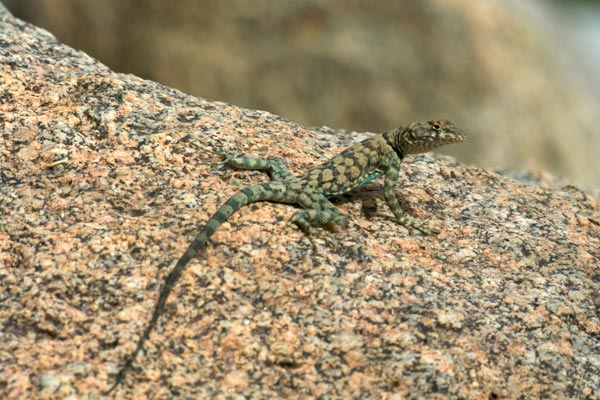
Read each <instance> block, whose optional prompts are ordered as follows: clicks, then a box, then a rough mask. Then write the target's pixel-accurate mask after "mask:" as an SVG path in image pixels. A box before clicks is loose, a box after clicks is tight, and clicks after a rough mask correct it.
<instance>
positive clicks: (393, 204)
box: [383, 165, 438, 235]
mask: <svg viewBox="0 0 600 400" xmlns="http://www.w3.org/2000/svg"><path fill="white" fill-rule="evenodd" d="M399 170H400V165H393V166H390V167H389V168H388V170H387V171H386V173H385V182H384V184H383V195H384V196H385V201H386V202H387V204H388V206H389V207H390V209H391V210H392V213H394V216H395V217H396V221H398V223H399V224H400V225H402V226H405V227H406V228H408V229H416V230H418V231H421V232H422V233H424V234H426V235H428V234H436V233H438V232H437V231H436V230H435V229H433V228H430V227H429V226H428V225H427V222H426V221H419V220H416V219H413V218H411V217H409V216H408V215H406V214H405V213H404V211H402V208H401V207H400V203H399V202H398V198H397V197H396V193H394V186H395V185H396V182H397V181H398V171H399Z"/></svg>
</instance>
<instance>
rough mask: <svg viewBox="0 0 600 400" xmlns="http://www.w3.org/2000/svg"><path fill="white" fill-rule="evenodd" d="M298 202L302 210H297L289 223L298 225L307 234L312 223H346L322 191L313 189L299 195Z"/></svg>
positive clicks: (343, 216)
mask: <svg viewBox="0 0 600 400" xmlns="http://www.w3.org/2000/svg"><path fill="white" fill-rule="evenodd" d="M298 204H300V205H301V206H302V207H304V208H305V209H304V210H297V211H296V212H294V215H292V218H291V219H290V222H291V223H294V224H296V225H298V227H299V228H300V229H302V230H303V231H304V232H305V233H307V234H308V235H310V234H311V231H312V225H319V226H324V225H341V226H345V225H346V224H347V223H348V220H347V219H346V216H345V215H344V214H342V213H341V212H340V211H339V210H338V209H337V208H336V207H335V206H334V205H333V204H331V202H330V201H329V200H328V199H327V197H325V196H324V195H323V194H322V193H320V192H318V191H316V190H314V191H308V192H305V193H303V194H301V195H300V197H299V199H298Z"/></svg>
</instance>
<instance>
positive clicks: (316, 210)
mask: <svg viewBox="0 0 600 400" xmlns="http://www.w3.org/2000/svg"><path fill="white" fill-rule="evenodd" d="M465 138H466V134H465V133H464V132H463V131H462V130H460V129H458V128H457V127H456V126H455V125H454V124H453V123H452V122H450V121H447V120H432V121H421V122H413V123H410V124H407V125H403V126H400V127H398V128H396V129H393V130H391V131H388V132H384V133H382V134H379V135H377V136H375V137H372V138H369V139H366V140H363V141H362V142H359V143H357V144H355V145H353V146H350V147H348V148H347V149H346V150H344V151H342V152H341V153H339V154H338V155H336V156H334V157H333V158H331V159H330V160H329V161H326V162H325V163H323V164H321V165H319V166H317V167H314V168H312V169H310V170H308V171H307V172H305V173H304V174H302V175H299V176H294V175H292V174H291V173H290V172H289V171H288V170H287V168H286V167H285V165H284V164H282V163H281V162H278V161H275V160H272V159H261V158H254V157H249V156H241V157H236V156H233V155H231V154H228V153H225V152H216V153H217V154H219V155H220V156H222V157H224V160H222V161H221V162H219V163H213V164H226V165H227V166H229V167H233V168H237V169H246V170H259V171H266V172H267V173H268V174H269V175H270V177H271V181H270V182H264V183H258V184H255V185H253V186H250V187H247V188H245V189H242V190H240V191H239V192H237V193H236V194H234V195H233V196H231V197H230V198H229V199H228V200H227V201H225V203H223V204H222V205H221V206H220V207H219V208H218V209H217V211H216V212H215V213H214V214H213V215H212V217H211V218H210V219H209V220H208V222H207V223H206V225H205V226H204V228H203V229H202V231H200V233H198V234H197V235H196V237H195V238H194V239H193V240H192V242H191V243H190V244H189V246H188V248H187V249H186V251H185V252H184V253H183V255H182V256H181V258H179V260H178V261H177V263H176V264H175V266H174V267H173V269H172V270H171V272H170V273H169V274H168V276H167V278H166V280H165V283H164V285H163V287H162V289H161V291H160V295H159V297H158V301H157V302H156V304H155V307H154V311H153V313H152V317H151V319H150V322H149V324H148V325H147V327H146V329H145V330H144V331H143V333H142V335H141V336H140V338H139V339H138V341H137V344H136V347H135V349H134V351H133V352H132V353H131V354H130V355H129V357H127V358H126V360H125V362H124V364H123V366H122V367H121V369H120V370H119V371H118V373H117V376H116V380H115V383H114V384H113V386H112V387H111V388H110V389H109V390H108V392H107V393H110V392H111V391H112V390H113V389H115V388H116V387H117V386H118V385H119V384H120V383H121V382H122V381H123V379H124V377H125V374H126V373H127V371H128V370H129V369H131V367H132V364H133V362H134V360H135V358H136V357H137V355H138V353H139V352H140V351H141V350H142V348H143V347H144V343H145V342H146V340H148V338H149V336H150V333H151V332H152V331H153V330H154V328H155V327H156V325H157V323H158V319H159V317H160V316H161V314H162V312H163V310H164V308H165V305H166V303H167V298H168V297H169V294H170V293H171V291H172V289H173V287H174V285H175V283H176V282H177V280H178V279H179V277H180V276H181V274H182V272H183V270H184V268H185V267H186V265H187V264H188V263H189V262H190V260H191V259H192V258H193V257H195V256H196V254H198V252H199V251H201V250H202V249H203V248H204V247H205V246H206V243H207V242H208V240H209V238H210V237H211V236H212V235H213V234H214V233H215V231H216V230H217V229H218V228H219V227H220V226H221V224H223V222H225V221H226V220H227V219H228V218H229V217H230V216H231V215H232V214H233V213H234V212H235V211H237V210H239V209H240V208H242V207H243V206H245V205H247V204H250V203H253V202H257V201H271V202H278V203H288V204H297V205H299V206H301V207H302V209H298V210H296V211H295V212H294V214H293V215H292V218H291V219H290V222H291V223H295V224H296V225H298V227H299V228H301V229H302V230H303V231H305V232H306V233H307V234H308V235H310V233H311V226H312V225H313V224H314V225H321V226H324V225H328V226H332V225H339V226H346V224H347V218H346V216H345V215H344V214H342V213H341V212H340V211H339V210H338V209H337V208H336V207H335V206H334V205H333V204H332V203H331V202H330V201H329V199H330V198H333V197H337V196H340V195H342V194H345V193H348V192H350V191H352V190H354V189H356V188H358V187H360V186H363V185H364V184H366V183H367V182H369V181H371V180H373V179H376V178H379V177H381V176H383V177H384V178H385V180H384V185H383V194H384V198H385V200H386V202H387V204H388V206H389V208H390V209H391V211H392V213H393V214H394V216H395V218H396V221H397V222H398V223H399V224H400V225H403V226H404V227H406V228H408V229H409V230H410V229H415V230H418V231H420V232H422V233H423V234H435V233H437V232H436V231H435V230H433V229H431V228H429V227H428V225H427V223H426V222H425V221H419V220H415V219H413V218H411V217H409V216H407V215H405V214H404V212H403V211H402V209H401V207H400V203H399V202H398V199H397V197H396V194H395V192H394V186H395V184H396V181H397V180H398V176H399V172H400V164H401V162H402V160H403V159H404V157H405V156H406V155H407V154H418V153H424V152H427V151H429V150H432V149H435V148H438V147H440V146H442V145H445V144H450V143H457V142H461V141H463V140H464V139H465Z"/></svg>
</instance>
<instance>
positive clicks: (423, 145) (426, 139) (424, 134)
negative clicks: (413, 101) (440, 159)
mask: <svg viewBox="0 0 600 400" xmlns="http://www.w3.org/2000/svg"><path fill="white" fill-rule="evenodd" d="M466 137H467V135H466V133H464V132H463V131H461V130H460V129H458V128H457V127H456V126H455V125H454V124H453V123H452V122H450V121H447V120H443V119H440V120H432V121H420V122H413V123H412V124H409V125H407V126H404V127H403V128H400V132H399V135H398V144H399V145H400V147H401V148H402V149H403V150H404V151H405V152H406V153H407V154H416V153H424V152H426V151H429V150H433V149H435V148H438V147H440V146H443V145H445V144H450V143H458V142H462V141H463V140H465V138H466Z"/></svg>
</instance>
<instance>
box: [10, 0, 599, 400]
mask: <svg viewBox="0 0 600 400" xmlns="http://www.w3.org/2000/svg"><path fill="white" fill-rule="evenodd" d="M0 18H1V22H0V23H1V25H2V29H1V30H0V60H1V62H0V213H1V214H0V218H1V219H0V249H1V253H0V398H3V399H4V398H6V399H17V398H71V399H76V398H83V399H85V398H98V397H100V396H101V392H102V391H103V390H105V389H107V388H108V386H109V385H110V384H111V383H112V380H113V378H114V376H113V374H114V373H115V371H116V369H117V367H118V366H119V365H120V364H121V363H122V361H123V359H124V357H125V356H126V355H127V354H128V353H129V352H130V351H131V350H132V348H133V345H134V340H135V338H136V337H137V335H138V334H139V333H140V331H141V330H142V329H143V327H144V326H145V325H146V323H147V321H148V318H149V316H150V313H151V311H152V308H153V306H154V301H155V299H156V297H157V293H158V290H159V288H160V286H161V285H162V281H163V279H164V277H165V275H166V273H167V271H168V270H169V267H170V265H171V264H172V263H173V262H174V260H176V259H177V258H178V257H179V256H180V255H181V253H182V251H183V250H184V248H185V247H186V246H187V244H188V242H189V241H190V240H191V239H192V237H193V236H194V234H195V233H196V232H198V229H199V228H200V227H201V226H202V225H203V223H204V222H206V220H207V218H208V217H209V216H210V215H211V213H212V212H214V211H215V209H216V207H217V206H218V205H219V204H220V203H221V202H223V201H224V200H225V199H226V198H227V197H228V196H230V195H231V194H233V193H234V192H235V191H237V190H239V189H240V188H242V187H244V186H246V185H249V184H251V183H255V182H258V181H261V180H264V179H265V177H264V176H263V175H262V174H260V173H258V172H238V171H230V170H226V169H223V168H219V167H215V166H210V165H203V164H202V163H203V162H206V161H214V160H215V156H214V155H213V154H211V153H210V152H209V150H212V149H227V150H230V151H240V152H245V153H249V154H252V155H256V156H265V157H266V156H276V157H282V158H285V159H286V160H287V161H288V165H289V167H290V170H292V171H293V172H301V171H304V170H305V169H307V168H309V167H311V166H313V165H317V164H318V163H320V162H322V161H323V160H325V159H327V158H328V157H330V156H332V155H333V154H335V153H336V152H338V151H340V150H341V149H343V148H345V147H346V146H348V145H349V144H351V143H352V142H353V141H355V140H357V139H359V138H361V137H363V136H366V135H367V134H344V133H343V132H332V131H330V130H328V129H325V128H322V129H308V128H305V127H302V126H299V125H297V124H294V123H291V122H289V121H286V120H283V119H281V118H279V117H277V116H274V115H271V114H269V113H266V112H260V111H252V110H244V109H240V108H237V107H234V106H230V105H226V104H223V103H218V102H210V101H206V100H202V99H198V98H193V97H190V96H186V95H185V94H183V93H181V92H178V91H176V90H173V89H169V88H167V87H164V86H161V85H158V84H156V83H153V82H149V81H143V80H141V79H139V78H137V77H135V76H132V75H125V74H117V73H114V72H112V71H110V70H109V69H107V68H106V67H105V66H103V65H101V64H99V63H98V62H96V61H95V60H93V59H91V58H90V57H88V56H86V55H85V54H83V53H81V52H78V51H76V50H73V49H71V48H68V47H66V46H64V45H62V44H60V43H59V42H58V41H57V40H56V39H54V38H53V37H52V36H51V35H49V34H48V33H47V32H45V31H42V30H39V29H37V28H35V27H33V26H31V25H27V24H25V23H23V22H21V21H18V20H15V19H13V18H12V17H11V16H10V15H8V14H6V13H5V12H3V11H2V9H1V8H0ZM398 122H399V123H401V122H405V121H398ZM456 122H457V123H458V124H459V125H460V121H456ZM192 143H196V144H199V146H192V145H191V144H192ZM403 171H404V174H403V175H402V176H401V178H400V181H399V183H398V187H397V190H398V193H399V194H400V195H401V196H402V198H403V200H404V207H405V209H407V210H408V211H409V212H410V213H411V214H412V215H415V216H417V217H427V218H429V219H430V220H431V225H432V226H435V227H438V228H439V229H440V230H441V233H440V235H439V236H437V237H423V236H420V235H410V234H408V233H407V231H406V230H405V229H404V228H402V227H400V226H398V225H397V224H395V223H394V222H393V220H392V219H391V213H390V212H389V210H388V209H387V207H386V206H385V204H384V201H383V198H382V194H381V192H380V190H379V189H380V188H381V183H380V182H377V181H374V182H371V183H370V184H368V185H367V186H366V187H364V188H362V189H360V190H358V191H357V192H356V193H355V194H353V195H349V196H345V197H343V198H341V199H340V200H339V201H338V202H337V204H338V205H339V207H340V209H341V210H342V212H344V213H345V214H346V215H348V216H349V227H348V229H344V230H342V229H337V230H335V231H333V232H332V231H319V232H317V234H316V235H315V236H314V237H312V238H307V237H305V236H304V235H303V234H302V233H301V232H300V231H298V229H297V228H296V227H294V226H290V225H288V224H287V223H286V221H287V219H288V218H289V217H290V216H291V214H292V211H293V207H291V206H288V205H280V204H271V203H258V204H254V205H251V206H248V207H246V208H244V209H243V210H241V211H240V212H238V213H236V214H235V215H234V216H232V218H231V219H230V220H229V221H228V222H227V223H225V224H224V225H223V226H222V228H221V229H220V231H218V232H217V233H216V234H215V236H214V238H213V240H212V241H211V243H210V245H209V246H208V247H207V249H206V250H205V251H203V252H202V254H201V255H200V256H199V257H198V258H197V259H195V260H193V261H192V262H191V264H190V266H189V268H188V269H187V270H186V272H185V273H184V275H183V277H182V279H181V281H180V283H179V285H177V288H176V290H175V295H174V296H172V298H171V301H170V303H169V305H168V307H167V312H166V313H165V315H164V317H163V319H162V321H161V323H160V327H159V329H158V331H157V332H155V333H154V334H153V335H152V336H151V339H150V341H149V342H148V344H147V346H146V353H145V354H144V355H142V356H141V357H140V358H139V359H138V362H136V364H135V369H134V371H132V373H131V374H130V375H129V376H128V378H127V379H126V382H125V384H124V385H123V386H121V387H120V388H119V389H118V390H117V392H116V397H117V398H144V397H150V398H170V397H177V398H209V397H216V398H244V397H251V398H280V397H285V398H290V399H310V398H390V399H391V398H398V399H400V398H434V399H435V398H440V399H441V398H448V397H450V398H479V399H492V398H537V397H546V398H548V397H550V398H552V397H553V398H586V397H587V398H600V395H599V393H600V319H599V309H600V298H599V296H598V293H599V291H600V267H599V263H600V241H599V239H600V212H599V207H598V204H597V202H596V201H595V200H594V198H593V197H592V196H591V195H589V194H586V193H585V192H583V191H581V190H579V189H577V188H575V187H572V186H565V187H562V188H559V189H543V188H540V187H538V186H533V185H528V184H525V183H520V182H518V181H515V180H511V179H507V178H504V177H502V176H501V175H498V174H496V173H494V172H488V171H484V170H480V169H476V168H470V167H466V166H464V165H461V164H459V163H457V162H456V161H454V160H452V159H450V158H447V157H435V156H433V155H431V154H428V155H425V156H420V157H415V158H410V159H408V160H407V161H406V163H405V164H404V166H403ZM375 205H376V206H377V208H375V207H374V206H375Z"/></svg>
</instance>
